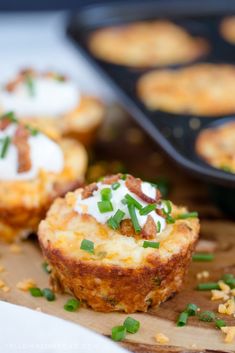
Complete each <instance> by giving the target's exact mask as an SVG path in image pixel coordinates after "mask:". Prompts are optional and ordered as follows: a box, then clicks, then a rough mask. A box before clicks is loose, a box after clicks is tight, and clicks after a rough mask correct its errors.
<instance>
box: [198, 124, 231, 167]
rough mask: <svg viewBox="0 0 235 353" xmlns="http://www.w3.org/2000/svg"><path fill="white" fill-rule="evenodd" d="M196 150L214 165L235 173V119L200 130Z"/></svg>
mask: <svg viewBox="0 0 235 353" xmlns="http://www.w3.org/2000/svg"><path fill="white" fill-rule="evenodd" d="M196 151H197V153H198V155H199V156H200V157H201V158H202V159H204V160H205V161H206V162H207V163H209V164H210V165H212V166H213V167H215V168H219V169H222V170H224V171H226V172H230V173H235V121H234V120H233V121H230V122H227V123H224V124H223V125H220V126H217V127H214V128H209V129H205V130H203V131H202V132H200V134H199V136H198V138H197V141H196Z"/></svg>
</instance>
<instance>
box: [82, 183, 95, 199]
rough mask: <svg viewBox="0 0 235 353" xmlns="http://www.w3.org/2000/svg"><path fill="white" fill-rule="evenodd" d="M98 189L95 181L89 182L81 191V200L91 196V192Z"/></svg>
mask: <svg viewBox="0 0 235 353" xmlns="http://www.w3.org/2000/svg"><path fill="white" fill-rule="evenodd" d="M96 190H98V186H97V184H96V183H92V184H89V185H87V186H85V187H84V189H83V191H82V200H84V199H87V198H88V197H90V196H92V194H93V192H94V191H96Z"/></svg>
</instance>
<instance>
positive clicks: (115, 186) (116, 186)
mask: <svg viewBox="0 0 235 353" xmlns="http://www.w3.org/2000/svg"><path fill="white" fill-rule="evenodd" d="M120 186H121V184H120V183H118V182H117V183H113V184H112V185H111V188H112V189H113V190H117V189H118V188H120Z"/></svg>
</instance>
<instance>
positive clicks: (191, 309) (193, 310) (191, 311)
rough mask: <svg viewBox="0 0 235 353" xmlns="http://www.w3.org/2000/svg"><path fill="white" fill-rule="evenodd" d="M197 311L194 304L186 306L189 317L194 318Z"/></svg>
mask: <svg viewBox="0 0 235 353" xmlns="http://www.w3.org/2000/svg"><path fill="white" fill-rule="evenodd" d="M197 310H198V306H197V305H196V304H188V305H187V308H186V311H187V313H188V315H189V316H195V315H196V313H197Z"/></svg>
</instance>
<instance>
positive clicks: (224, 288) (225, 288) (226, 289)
mask: <svg viewBox="0 0 235 353" xmlns="http://www.w3.org/2000/svg"><path fill="white" fill-rule="evenodd" d="M218 285H219V287H220V289H221V290H222V291H223V292H224V293H227V294H228V293H229V292H230V287H229V286H228V285H227V284H226V283H224V282H223V281H219V282H218Z"/></svg>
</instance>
